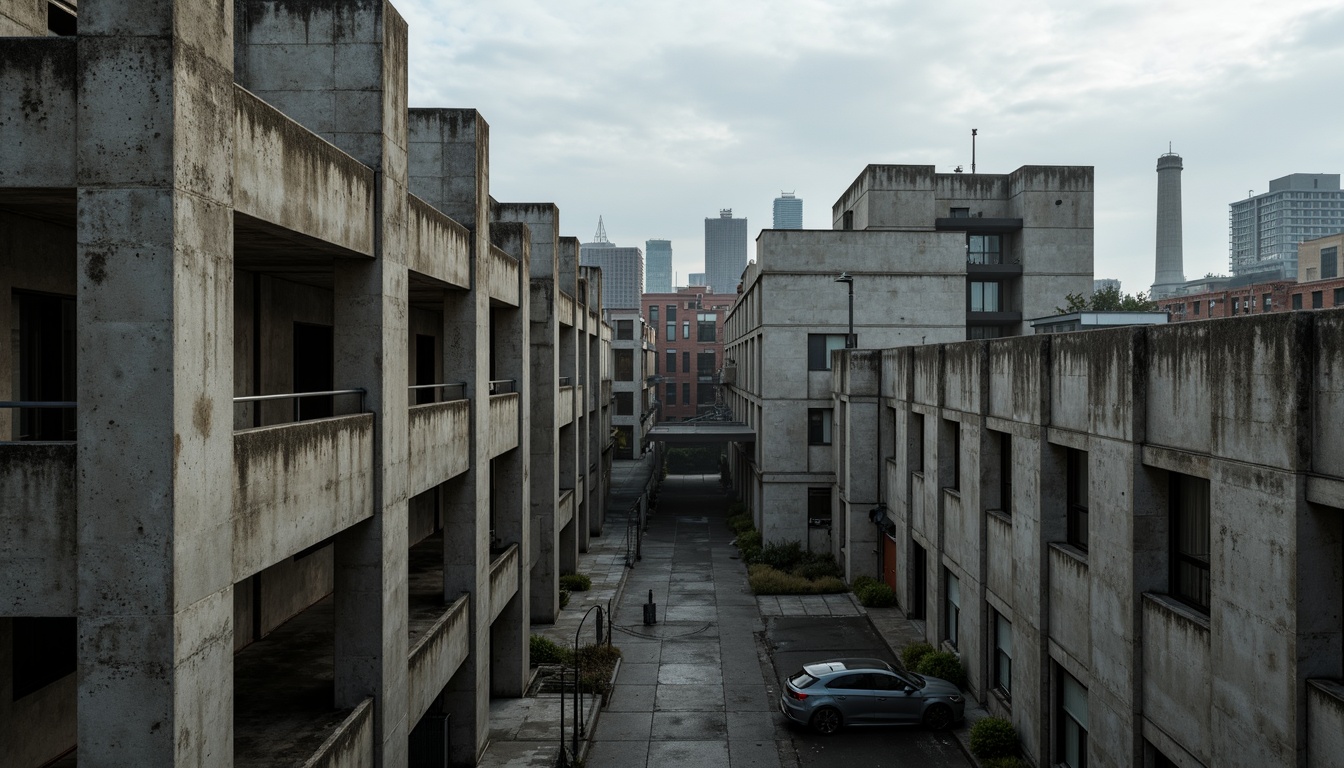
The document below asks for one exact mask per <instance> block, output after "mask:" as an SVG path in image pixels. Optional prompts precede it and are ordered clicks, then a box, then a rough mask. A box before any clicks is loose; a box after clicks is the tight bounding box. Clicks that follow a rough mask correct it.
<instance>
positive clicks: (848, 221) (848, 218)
mask: <svg viewBox="0 0 1344 768" xmlns="http://www.w3.org/2000/svg"><path fill="white" fill-rule="evenodd" d="M840 228H841V229H844V230H850V229H853V228H854V212H853V211H845V212H844V213H843V214H841V216H840Z"/></svg>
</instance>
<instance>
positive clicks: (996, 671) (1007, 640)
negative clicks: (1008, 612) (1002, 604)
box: [989, 608, 1013, 695]
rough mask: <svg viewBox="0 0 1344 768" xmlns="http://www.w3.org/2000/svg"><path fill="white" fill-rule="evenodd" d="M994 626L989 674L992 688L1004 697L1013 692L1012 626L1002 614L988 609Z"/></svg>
mask: <svg viewBox="0 0 1344 768" xmlns="http://www.w3.org/2000/svg"><path fill="white" fill-rule="evenodd" d="M989 613H990V615H991V616H993V622H994V623H993V626H994V663H993V664H992V665H991V666H992V667H993V669H992V671H991V674H992V675H993V679H994V687H995V688H997V689H999V690H1000V691H1002V692H1003V693H1004V694H1005V695H1011V694H1012V692H1013V624H1012V622H1010V621H1008V619H1006V618H1004V617H1003V614H1001V613H999V612H998V611H996V610H994V609H993V608H990V609H989Z"/></svg>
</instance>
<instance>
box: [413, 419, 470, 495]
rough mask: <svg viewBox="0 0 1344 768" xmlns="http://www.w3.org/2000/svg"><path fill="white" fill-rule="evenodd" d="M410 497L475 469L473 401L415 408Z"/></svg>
mask: <svg viewBox="0 0 1344 768" xmlns="http://www.w3.org/2000/svg"><path fill="white" fill-rule="evenodd" d="M407 432H408V434H409V436H410V437H409V439H410V452H409V456H408V461H409V463H410V468H409V472H408V477H407V495H408V496H415V495H417V494H420V493H424V492H425V491H427V490H429V489H430V488H433V487H434V486H436V485H438V484H439V483H442V482H444V481H446V480H448V479H450V478H453V477H456V476H458V475H460V474H462V473H463V472H466V471H467V469H469V468H470V467H471V401H470V400H453V401H451V402H447V403H429V404H427V405H415V406H411V409H410V418H409V423H408V425H407Z"/></svg>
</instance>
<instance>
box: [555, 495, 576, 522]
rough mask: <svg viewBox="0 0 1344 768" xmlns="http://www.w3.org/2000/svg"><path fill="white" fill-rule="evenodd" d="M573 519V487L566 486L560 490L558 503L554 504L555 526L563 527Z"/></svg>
mask: <svg viewBox="0 0 1344 768" xmlns="http://www.w3.org/2000/svg"><path fill="white" fill-rule="evenodd" d="M573 519H574V489H573V488H566V489H565V490H563V491H561V492H560V503H559V504H557V505H556V506H555V527H556V528H564V527H565V526H566V525H569V521H570V520H573Z"/></svg>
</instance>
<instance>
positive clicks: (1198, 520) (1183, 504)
mask: <svg viewBox="0 0 1344 768" xmlns="http://www.w3.org/2000/svg"><path fill="white" fill-rule="evenodd" d="M1168 503H1169V505H1170V511H1171V581H1170V586H1169V591H1170V593H1171V596H1172V597H1175V598H1176V599H1178V600H1180V601H1181V602H1184V603H1188V604H1189V605H1191V606H1192V607H1195V608H1198V609H1199V610H1201V611H1204V612H1205V613H1207V612H1208V610H1209V481H1208V480H1204V479H1202V478H1198V477H1190V476H1189V475H1180V474H1176V473H1174V472H1173V473H1172V475H1171V494H1170V497H1169V499H1168Z"/></svg>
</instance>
